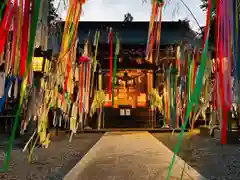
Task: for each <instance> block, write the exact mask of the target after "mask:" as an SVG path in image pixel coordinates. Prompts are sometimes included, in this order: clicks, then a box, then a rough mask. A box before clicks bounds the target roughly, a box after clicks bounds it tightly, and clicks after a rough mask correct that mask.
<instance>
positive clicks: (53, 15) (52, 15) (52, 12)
mask: <svg viewBox="0 0 240 180" xmlns="http://www.w3.org/2000/svg"><path fill="white" fill-rule="evenodd" d="M54 1H55V0H48V8H49V15H48V24H49V25H55V24H56V20H57V19H58V18H59V15H58V13H57V9H56V8H55V7H54Z"/></svg>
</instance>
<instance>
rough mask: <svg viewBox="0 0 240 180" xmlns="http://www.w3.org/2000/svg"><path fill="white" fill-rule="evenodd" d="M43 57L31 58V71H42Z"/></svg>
mask: <svg viewBox="0 0 240 180" xmlns="http://www.w3.org/2000/svg"><path fill="white" fill-rule="evenodd" d="M43 60H44V59H43V57H33V60H32V69H33V71H38V72H39V71H40V72H41V71H42V69H43Z"/></svg>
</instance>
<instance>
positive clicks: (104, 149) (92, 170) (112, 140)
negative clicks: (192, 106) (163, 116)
mask: <svg viewBox="0 0 240 180" xmlns="http://www.w3.org/2000/svg"><path fill="white" fill-rule="evenodd" d="M79 146H81V144H79ZM172 155H173V153H172V152H171V151H170V150H169V149H168V148H167V147H166V146H164V145H163V144H162V143H161V142H159V141H158V140H157V139H156V138H155V137H153V136H152V135H151V134H150V133H148V132H112V133H105V135H104V136H103V137H102V138H101V139H100V140H99V141H98V142H97V143H96V144H95V146H93V148H92V149H91V150H90V151H89V152H88V153H87V154H86V155H85V156H84V157H83V159H82V160H81V161H80V162H79V163H78V164H77V165H76V166H75V167H74V168H73V169H72V170H71V171H70V172H69V173H68V174H67V175H66V176H65V178H64V180H161V179H166V175H167V172H168V167H169V164H170V162H171V159H172ZM184 164H185V163H184V162H183V160H181V159H180V158H179V157H177V159H176V163H175V165H174V167H173V171H172V178H171V179H180V177H181V174H182V171H183V168H184ZM183 179H184V180H187V179H194V180H200V179H204V178H203V177H202V176H201V175H200V174H198V173H197V172H196V171H195V170H194V169H192V168H191V167H189V166H188V165H185V168H184V175H183Z"/></svg>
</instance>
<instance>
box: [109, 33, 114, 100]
mask: <svg viewBox="0 0 240 180" xmlns="http://www.w3.org/2000/svg"><path fill="white" fill-rule="evenodd" d="M109 43H110V57H109V85H108V88H109V89H108V93H109V99H111V97H112V78H113V77H112V76H113V32H112V31H110V34H109Z"/></svg>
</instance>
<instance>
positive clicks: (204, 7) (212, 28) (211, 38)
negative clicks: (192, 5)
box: [200, 0, 216, 47]
mask: <svg viewBox="0 0 240 180" xmlns="http://www.w3.org/2000/svg"><path fill="white" fill-rule="evenodd" d="M201 1H202V4H201V5H200V8H201V9H202V10H203V11H205V12H206V11H207V8H208V0H201ZM215 15H216V8H214V9H213V17H212V19H211V22H210V31H209V44H210V46H211V47H215V38H216V36H215V31H216V28H215V27H216V26H215V24H216V18H215ZM204 28H205V27H204ZM204 28H203V31H202V32H203V33H204ZM202 37H203V34H202Z"/></svg>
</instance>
